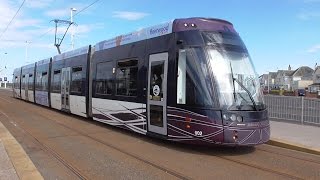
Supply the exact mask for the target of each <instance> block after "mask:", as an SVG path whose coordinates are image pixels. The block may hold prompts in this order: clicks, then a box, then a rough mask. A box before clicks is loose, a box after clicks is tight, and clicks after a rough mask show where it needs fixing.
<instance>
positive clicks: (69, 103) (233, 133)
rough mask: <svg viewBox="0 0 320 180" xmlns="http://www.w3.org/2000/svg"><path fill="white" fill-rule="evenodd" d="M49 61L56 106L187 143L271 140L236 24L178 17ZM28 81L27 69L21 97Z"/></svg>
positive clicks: (16, 75) (17, 80)
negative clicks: (26, 79) (235, 27)
mask: <svg viewBox="0 0 320 180" xmlns="http://www.w3.org/2000/svg"><path fill="white" fill-rule="evenodd" d="M48 64H49V67H48V69H49V72H50V73H48V75H50V74H51V76H48V78H49V80H48V82H50V83H48V85H49V88H48V91H47V92H48V94H50V96H49V97H50V98H48V102H49V105H50V107H52V108H55V109H59V110H63V111H66V112H70V113H73V114H77V115H80V116H84V117H92V118H93V119H94V120H96V121H100V122H103V123H107V124H110V125H113V126H118V127H121V128H125V129H128V130H131V131H135V132H138V133H141V134H146V135H150V136H155V137H158V138H163V139H167V140H171V141H179V142H182V143H190V144H219V145H245V146H247V145H257V144H262V143H265V142H267V141H268V140H269V138H270V126H269V120H268V115H267V109H266V106H265V104H264V101H263V98H262V95H261V91H260V87H259V83H258V79H257V74H256V72H255V69H254V67H253V64H252V61H251V58H250V56H249V53H248V51H247V49H246V47H245V45H244V43H243V41H242V40H241V38H240V37H239V35H238V33H237V32H236V31H235V29H234V28H233V25H232V24H231V23H230V22H227V21H224V20H220V19H212V18H186V19H175V20H173V21H171V22H168V23H163V24H159V25H157V26H153V27H149V28H145V29H142V30H139V31H136V32H132V33H129V34H125V35H121V36H117V37H115V38H113V39H110V40H105V41H101V42H99V43H97V44H96V45H95V46H93V47H92V48H91V46H87V47H84V48H80V49H77V50H74V51H70V52H66V53H64V54H61V55H57V56H55V57H53V60H52V63H51V61H50V62H49V63H48ZM36 66H38V63H37V64H36ZM35 68H36V70H37V67H35ZM42 74H43V73H42ZM20 79H21V68H20V71H19V69H17V70H15V71H14V82H15V83H14V92H15V93H14V94H15V97H17V98H20V96H19V93H20V91H21V86H20V83H22V82H21V81H20ZM35 82H36V81H35ZM35 86H36V85H35ZM36 87H37V86H36ZM20 94H21V93H20Z"/></svg>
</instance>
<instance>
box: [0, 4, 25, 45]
mask: <svg viewBox="0 0 320 180" xmlns="http://www.w3.org/2000/svg"><path fill="white" fill-rule="evenodd" d="M25 2H26V0H23V2H22V3H21V5H20V7H19V9H18V10H17V12H16V13H15V15H14V16H13V17H12V18H11V20H10V22H9V23H8V25H7V27H6V28H5V29H4V31H2V33H1V35H0V39H1V38H2V36H3V34H4V33H5V32H6V31H7V30H8V28H9V26H10V25H11V23H12V22H13V20H14V18H15V17H16V16H17V14H18V13H19V11H20V9H21V8H22V6H23V4H24V3H25Z"/></svg>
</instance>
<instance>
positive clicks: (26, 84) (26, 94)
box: [23, 74, 29, 101]
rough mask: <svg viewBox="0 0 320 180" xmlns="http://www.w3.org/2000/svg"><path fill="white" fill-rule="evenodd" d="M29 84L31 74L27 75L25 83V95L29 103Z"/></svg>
mask: <svg viewBox="0 0 320 180" xmlns="http://www.w3.org/2000/svg"><path fill="white" fill-rule="evenodd" d="M28 82H29V74H26V75H25V78H24V82H23V83H24V93H25V97H26V100H27V101H28V100H29V97H28Z"/></svg>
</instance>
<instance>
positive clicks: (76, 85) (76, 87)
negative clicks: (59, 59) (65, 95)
mask: <svg viewBox="0 0 320 180" xmlns="http://www.w3.org/2000/svg"><path fill="white" fill-rule="evenodd" d="M71 79H72V81H71V88H70V90H71V92H72V93H81V92H82V67H73V68H72V77H71Z"/></svg>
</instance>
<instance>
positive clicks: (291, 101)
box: [264, 95, 320, 126]
mask: <svg viewBox="0 0 320 180" xmlns="http://www.w3.org/2000/svg"><path fill="white" fill-rule="evenodd" d="M264 100H265V103H266V104H267V108H268V113H269V118H270V119H276V120H285V121H290V122H295V123H301V124H310V125H311V124H313V125H318V126H320V99H313V98H305V97H295V96H274V95H265V96H264Z"/></svg>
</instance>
